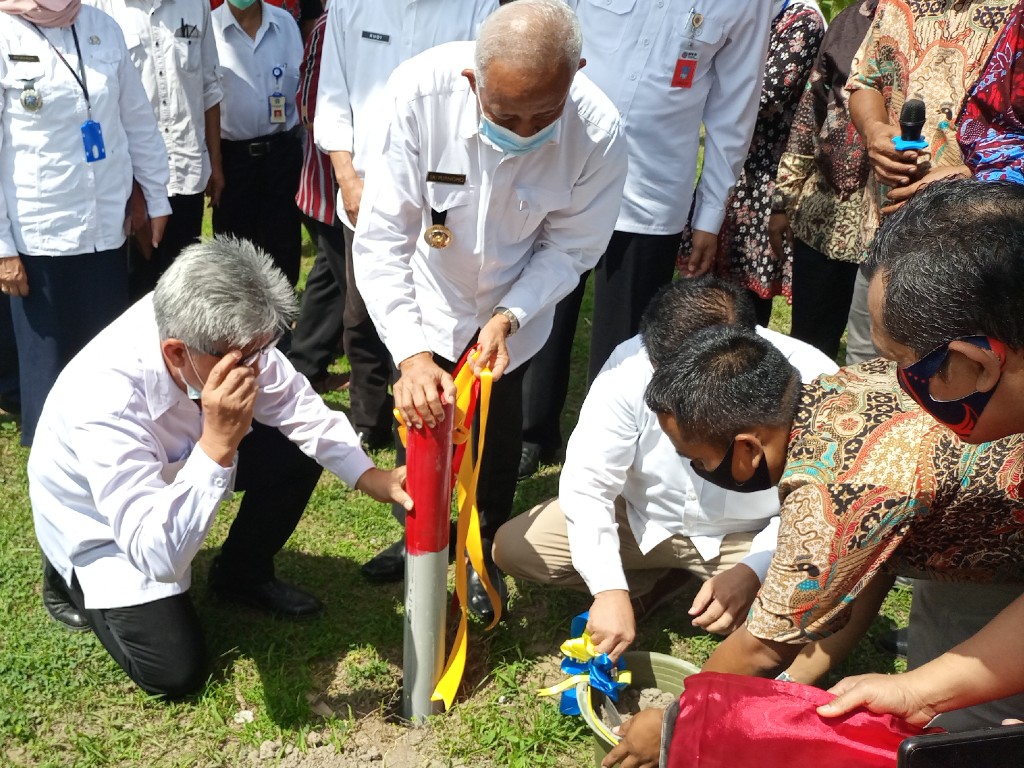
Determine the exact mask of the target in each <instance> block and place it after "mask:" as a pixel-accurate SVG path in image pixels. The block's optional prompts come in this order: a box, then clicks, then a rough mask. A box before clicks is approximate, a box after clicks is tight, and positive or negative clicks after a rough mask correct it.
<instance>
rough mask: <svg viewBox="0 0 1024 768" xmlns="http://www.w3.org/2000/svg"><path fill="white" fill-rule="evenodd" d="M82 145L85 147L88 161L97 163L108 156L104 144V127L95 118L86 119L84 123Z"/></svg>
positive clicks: (86, 160)
mask: <svg viewBox="0 0 1024 768" xmlns="http://www.w3.org/2000/svg"><path fill="white" fill-rule="evenodd" d="M82 145H83V146H84V147H85V162H87V163H95V162H96V161H97V160H103V159H104V158H105V157H106V156H107V149H106V147H105V146H104V145H103V129H102V128H100V124H99V123H97V122H96V121H95V120H86V121H85V122H84V123H82Z"/></svg>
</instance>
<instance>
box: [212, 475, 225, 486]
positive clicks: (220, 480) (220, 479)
mask: <svg viewBox="0 0 1024 768" xmlns="http://www.w3.org/2000/svg"><path fill="white" fill-rule="evenodd" d="M213 484H214V485H215V486H217V487H218V488H223V487H224V478H223V477H217V478H214V481H213Z"/></svg>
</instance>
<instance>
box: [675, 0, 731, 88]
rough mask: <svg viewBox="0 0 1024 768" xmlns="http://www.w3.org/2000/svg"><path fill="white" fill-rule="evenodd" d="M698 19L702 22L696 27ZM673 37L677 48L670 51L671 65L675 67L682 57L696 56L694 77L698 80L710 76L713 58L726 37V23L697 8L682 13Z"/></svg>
mask: <svg viewBox="0 0 1024 768" xmlns="http://www.w3.org/2000/svg"><path fill="white" fill-rule="evenodd" d="M696 19H700V23H699V24H698V25H697V26H696V27H695V26H694V21H695V20H696ZM673 38H674V40H675V41H676V45H675V50H674V51H670V52H669V53H670V56H671V66H672V67H675V63H676V61H677V60H678V59H679V58H681V57H685V56H687V55H689V56H695V57H696V58H697V69H696V71H695V72H694V78H693V79H694V82H697V81H699V80H701V79H703V78H705V77H707V76H708V72H709V71H710V67H711V60H712V59H714V57H715V53H716V52H717V51H718V49H719V48H721V47H722V44H723V41H724V39H725V25H724V24H723V23H722V22H721V21H720V20H719V19H716V18H714V17H712V16H708V15H707V14H704V13H702V11H701V9H700V8H697V9H696V10H695V11H694V12H693V13H690V12H689V11H687V12H686V13H683V14H680V16H679V19H678V20H677V22H676V28H675V34H674V35H673Z"/></svg>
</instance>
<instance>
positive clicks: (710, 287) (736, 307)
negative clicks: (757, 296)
mask: <svg viewBox="0 0 1024 768" xmlns="http://www.w3.org/2000/svg"><path fill="white" fill-rule="evenodd" d="M756 324H757V315H756V314H755V313H754V303H753V302H752V301H751V300H750V296H749V295H748V294H747V292H746V291H745V290H743V289H742V288H740V287H739V286H738V285H735V284H733V283H729V282H725V281H724V280H719V279H718V278H715V277H711V276H709V275H705V276H704V277H698V278H694V279H692V280H688V279H683V280H677V281H676V282H674V283H669V284H668V285H666V286H665V287H663V288H662V289H661V290H659V291H658V292H657V293H656V294H655V295H654V298H652V299H651V301H650V303H649V304H648V305H647V309H645V310H644V315H643V317H642V318H640V335H641V336H642V337H643V341H644V348H645V349H646V350H647V357H648V358H649V359H650V361H651V364H652V365H654V366H658V365H660V364H661V362H662V361H663V360H665V359H667V358H669V357H671V356H672V355H673V354H675V351H676V350H677V349H679V347H680V345H681V344H682V343H683V341H684V340H685V339H686V338H687V337H688V336H690V335H692V334H693V333H694V332H695V331H698V330H700V329H701V328H707V327H708V326H709V325H738V326H740V327H741V328H749V329H751V330H753V328H754V326H755V325H756Z"/></svg>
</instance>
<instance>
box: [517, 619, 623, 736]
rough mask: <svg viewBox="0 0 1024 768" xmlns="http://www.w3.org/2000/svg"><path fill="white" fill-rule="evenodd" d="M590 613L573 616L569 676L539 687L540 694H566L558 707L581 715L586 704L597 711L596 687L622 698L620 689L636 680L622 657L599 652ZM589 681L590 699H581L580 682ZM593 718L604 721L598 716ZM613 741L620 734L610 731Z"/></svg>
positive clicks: (567, 649) (565, 646)
mask: <svg viewBox="0 0 1024 768" xmlns="http://www.w3.org/2000/svg"><path fill="white" fill-rule="evenodd" d="M587 616H588V614H587V613H581V614H580V615H579V616H576V617H575V618H574V619H573V620H572V625H571V627H570V632H571V634H572V637H570V638H569V639H568V640H566V641H565V642H564V643H562V646H561V649H560V650H561V651H562V655H563V656H564V657H565V658H564V659H562V671H563V672H565V673H566V674H568V675H569V677H567V678H566V679H565V680H563V681H562V682H560V683H558V684H557V685H552V686H550V687H548V688H541V689H540V690H539V691H537V694H538V695H540V696H554V695H555V694H556V693H560V694H562V698H561V699H560V700H559V703H558V711H559V712H561V713H562V714H563V715H579V714H581V713H582V709H583V707H587V709H588V711H589V712H591V714H593V710H594V705H593V702H592V700H591V698H590V696H591V694H592V692H593V691H599V692H601V693H603V694H604V695H605V696H607V697H608V698H609V699H611V700H612V701H618V700H619V691H621V690H622V689H623V688H625V687H626V686H627V685H629V684H630V682H632V677H633V676H632V673H630V671H629V670H627V669H626V664H625V662H624V661H623V660H622V659H619V661H618V662H617V663H615V662H612V660H611V659H610V658H608V654H607V653H598V652H597V648H595V647H594V641H593V640H591V639H590V635H589V634H588V633H587V631H586V630H587ZM580 683H586V684H587V701H586V702H582V703H581V702H580V701H579V700H578V698H577V696H576V691H577V686H578V685H579V684H580ZM592 720H593V721H594V722H595V723H597V724H598V725H600V719H599V718H597V717H596V716H595V717H593V718H592ZM605 736H606V737H608V739H609V741H611V742H612V743H617V742H618V737H616V736H613V735H612V734H611V733H610V732H607V733H605Z"/></svg>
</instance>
